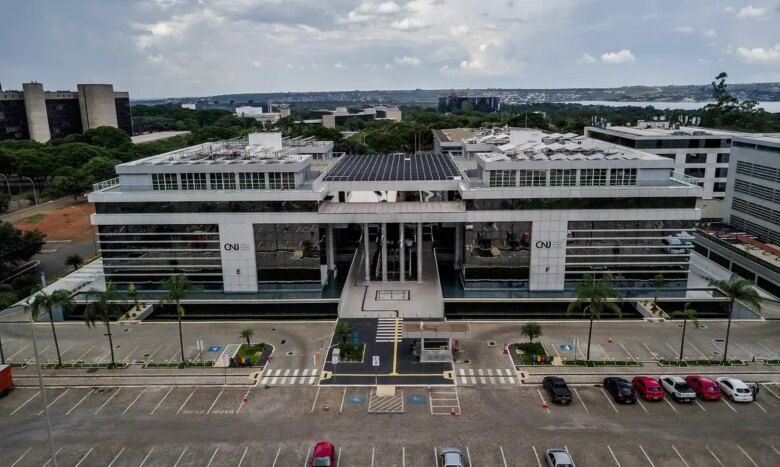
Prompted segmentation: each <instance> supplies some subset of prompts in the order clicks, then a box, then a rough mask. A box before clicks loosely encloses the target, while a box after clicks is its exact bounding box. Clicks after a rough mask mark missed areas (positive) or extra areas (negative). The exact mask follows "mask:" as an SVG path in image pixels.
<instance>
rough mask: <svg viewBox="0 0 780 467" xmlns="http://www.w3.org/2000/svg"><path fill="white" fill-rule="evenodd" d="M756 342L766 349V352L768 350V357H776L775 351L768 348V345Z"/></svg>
mask: <svg viewBox="0 0 780 467" xmlns="http://www.w3.org/2000/svg"><path fill="white" fill-rule="evenodd" d="M756 343H757V344H758V345H760V346H761V347H763V348H764V349H766V351H767V352H769V358H777V354H776V353H775V352H773V351H772V349H770V348H769V347H767V346H765V345H764V344H762V343H761V342H758V341H756Z"/></svg>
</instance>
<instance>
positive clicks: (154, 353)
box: [145, 344, 162, 363]
mask: <svg viewBox="0 0 780 467" xmlns="http://www.w3.org/2000/svg"><path fill="white" fill-rule="evenodd" d="M160 347H162V344H160V345H158V346H157V348H156V349H154V352H152V353H151V354H149V357H148V358H147V359H146V362H145V363H149V362H151V361H152V358H154V356H155V355H156V354H157V352H159V351H160Z"/></svg>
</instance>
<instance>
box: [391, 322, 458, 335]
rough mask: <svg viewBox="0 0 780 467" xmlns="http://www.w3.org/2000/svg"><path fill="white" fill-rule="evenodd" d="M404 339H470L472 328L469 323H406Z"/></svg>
mask: <svg viewBox="0 0 780 467" xmlns="http://www.w3.org/2000/svg"><path fill="white" fill-rule="evenodd" d="M403 336H404V339H469V338H471V327H470V326H469V324H468V323H453V322H447V321H413V322H405V323H404V329H403Z"/></svg>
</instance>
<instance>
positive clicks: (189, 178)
mask: <svg viewBox="0 0 780 467" xmlns="http://www.w3.org/2000/svg"><path fill="white" fill-rule="evenodd" d="M181 189H182V190H205V189H206V174H201V173H183V174H181Z"/></svg>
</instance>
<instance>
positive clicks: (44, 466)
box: [43, 446, 62, 467]
mask: <svg viewBox="0 0 780 467" xmlns="http://www.w3.org/2000/svg"><path fill="white" fill-rule="evenodd" d="M61 451H62V446H60V448H59V449H57V450H56V451H54V457H57V456H59V455H60V452H61ZM49 464H51V457H49V458H48V459H46V462H44V463H43V467H46V466H47V465H49Z"/></svg>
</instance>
